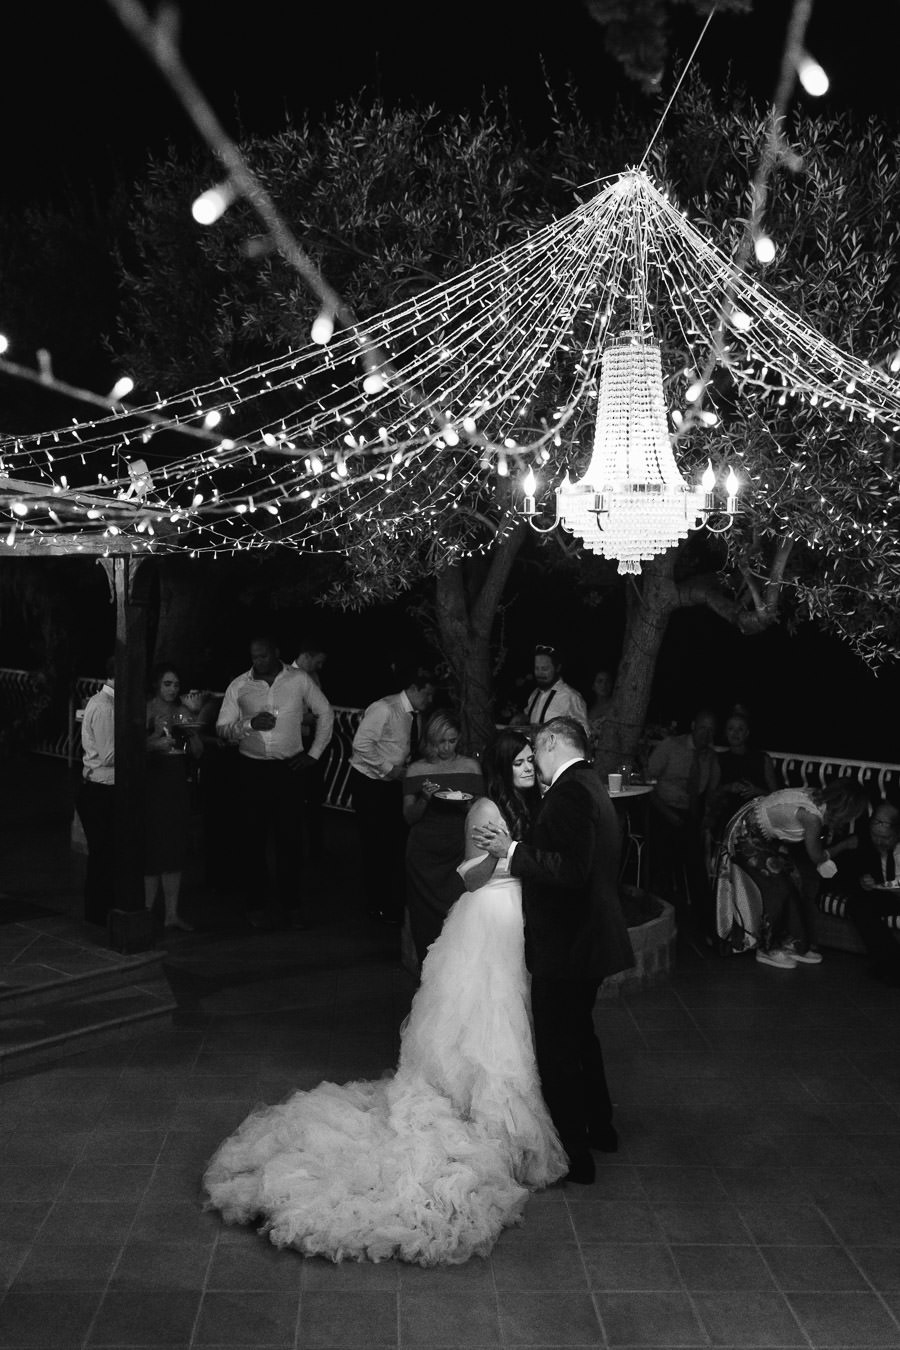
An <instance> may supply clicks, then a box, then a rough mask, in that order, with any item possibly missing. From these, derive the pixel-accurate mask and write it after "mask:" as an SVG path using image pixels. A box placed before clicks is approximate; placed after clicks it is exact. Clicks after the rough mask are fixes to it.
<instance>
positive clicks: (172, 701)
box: [144, 666, 203, 932]
mask: <svg viewBox="0 0 900 1350" xmlns="http://www.w3.org/2000/svg"><path fill="white" fill-rule="evenodd" d="M197 713H198V709H197V708H192V707H190V706H188V704H186V703H183V702H182V700H181V680H180V679H179V676H178V672H177V671H176V670H174V669H173V668H172V667H171V666H159V667H157V669H156V670H155V671H154V674H153V694H152V697H151V698H150V700H149V702H148V704H147V781H146V791H145V807H144V824H145V833H144V901H145V903H146V906H147V908H148V909H149V910H152V909H153V907H154V905H155V904H156V900H157V896H158V894H159V891H160V889H161V890H162V895H163V902H164V904H165V925H166V927H167V928H181V929H183V930H184V931H185V932H190V931H191V925H190V924H188V923H185V921H184V919H183V918H181V916H180V914H179V912H178V898H179V895H180V892H181V874H182V871H183V869H184V862H185V858H186V856H187V849H188V830H189V826H190V798H189V796H188V778H187V769H188V759H189V757H191V756H193V757H196V756H198V755H200V754H201V753H202V750H203V745H202V742H201V740H200V737H199V736H198V734H197V722H196V719H197Z"/></svg>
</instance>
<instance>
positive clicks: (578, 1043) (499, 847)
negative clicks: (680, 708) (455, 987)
mask: <svg viewBox="0 0 900 1350" xmlns="http://www.w3.org/2000/svg"><path fill="white" fill-rule="evenodd" d="M534 757H535V767H536V768H537V771H538V775H539V777H540V779H541V781H542V782H543V783H544V784H545V785H546V787H547V791H546V794H545V796H544V798H543V801H542V802H541V806H540V809H539V811H538V815H537V819H536V821H535V825H534V829H533V831H532V836H531V839H530V841H529V842H528V843H520V844H516V843H511V842H510V840H509V836H508V835H505V834H503V833H500V832H499V831H496V830H495V829H493V828H492V827H487V828H485V829H484V830H483V831H479V832H477V833H476V835H475V841H476V843H477V844H478V846H479V847H480V848H488V849H489V851H490V852H491V853H493V854H494V855H495V856H497V857H504V856H507V857H508V858H509V867H510V873H511V875H512V876H514V877H519V878H520V879H521V881H522V899H523V909H524V913H525V959H526V962H527V964H528V969H529V970H530V971H531V1004H532V1014H533V1019H534V1039H535V1053H536V1056H537V1066H538V1072H539V1074H540V1077H541V1090H542V1092H543V1094H544V1099H545V1101H546V1103H547V1107H548V1109H549V1111H550V1115H551V1116H552V1118H553V1123H554V1125H555V1126H556V1130H557V1133H558V1134H559V1137H560V1140H561V1141H562V1145H563V1148H564V1149H565V1150H566V1153H567V1154H568V1157H569V1172H568V1175H567V1180H569V1181H577V1182H581V1183H585V1184H587V1183H590V1182H592V1181H593V1180H594V1160H593V1158H592V1157H591V1152H590V1150H591V1148H597V1149H601V1150H603V1151H604V1152H608V1153H612V1152H614V1151H615V1149H616V1147H617V1144H618V1139H617V1135H616V1131H615V1129H614V1127H613V1124H612V1102H611V1101H610V1096H609V1089H608V1087H607V1084H606V1074H605V1070H604V1066H603V1051H602V1050H601V1047H600V1042H599V1040H598V1038H597V1034H596V1032H595V1030H594V1022H593V1009H594V1003H595V1001H596V998H597V990H598V989H599V987H600V983H601V981H602V980H604V979H605V978H606V976H607V975H613V974H615V973H616V972H617V971H620V970H625V969H627V968H628V967H629V966H632V965H633V964H634V955H633V953H632V950H631V943H630V941H629V938H628V930H627V928H626V926H625V920H624V918H623V916H622V909H621V905H620V904H619V892H618V862H619V852H620V846H621V839H620V832H619V824H618V821H617V819H616V814H615V810H614V808H613V806H612V803H611V802H610V800H609V797H608V795H607V792H606V789H605V788H604V787H603V785H602V784H601V782H600V778H599V776H598V774H597V773H596V771H595V770H594V769H593V768H592V767H591V765H590V764H588V763H587V762H586V760H587V741H586V737H585V733H584V729H583V728H582V727H581V725H580V723H578V722H576V721H575V720H574V719H573V718H570V717H555V718H553V719H552V720H551V721H549V722H546V723H544V725H543V726H542V727H541V728H540V729H539V731H538V732H537V735H536V737H535V742H534Z"/></svg>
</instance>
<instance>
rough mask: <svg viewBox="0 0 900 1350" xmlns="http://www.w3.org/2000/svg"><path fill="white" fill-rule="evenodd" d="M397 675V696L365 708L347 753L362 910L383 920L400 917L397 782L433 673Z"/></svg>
mask: <svg viewBox="0 0 900 1350" xmlns="http://www.w3.org/2000/svg"><path fill="white" fill-rule="evenodd" d="M401 679H403V681H404V687H403V688H402V689H401V690H400V692H399V694H388V695H387V697H386V698H380V699H377V700H376V702H375V703H370V704H369V706H368V708H366V710H365V712H364V713H363V715H362V720H361V721H360V724H359V726H358V727H357V730H356V735H355V736H354V737H353V754H352V755H351V756H350V785H351V791H352V794H353V810H354V811H355V813H356V823H357V826H358V829H359V840H360V845H361V847H362V865H363V885H364V886H365V890H366V903H367V908H368V911H369V914H370V915H371V916H372V917H373V918H378V919H381V920H382V921H383V922H384V923H389V924H400V923H401V922H402V920H403V903H404V886H403V880H404V864H405V853H406V835H407V828H406V822H405V821H404V819H403V787H402V780H403V778H404V776H405V774H406V766H407V764H408V763H409V761H410V760H411V759H415V756H416V749H417V743H418V732H419V716H420V714H422V713H425V712H427V711H428V709H429V708H430V707H431V704H432V702H433V700H434V678H433V676H431V675H428V674H426V673H424V672H422V671H418V672H416V673H412V672H407V673H406V674H405V675H402V676H401Z"/></svg>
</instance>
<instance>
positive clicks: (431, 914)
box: [403, 708, 483, 965]
mask: <svg viewBox="0 0 900 1350" xmlns="http://www.w3.org/2000/svg"><path fill="white" fill-rule="evenodd" d="M460 734H461V732H460V724H459V719H458V718H457V717H456V715H455V714H454V713H452V712H449V711H448V710H446V709H443V708H441V709H438V711H437V712H434V713H432V715H431V717H429V719H428V721H427V723H426V724H425V732H424V735H423V737H422V747H421V755H420V757H419V758H418V759H416V760H414V761H413V763H412V764H410V766H409V768H408V769H407V771H406V778H405V779H404V781H403V817H404V819H405V821H406V823H407V825H408V826H409V838H408V840H407V844H406V906H407V912H408V915H409V926H410V930H411V933H412V940H413V943H414V945H415V949H416V957H417V959H418V962H419V965H421V964H422V962H423V961H424V960H425V953H426V952H427V951H428V948H429V947H430V946H431V944H432V942H434V940H435V938H436V937H437V936H438V934H439V933H440V931H441V929H442V928H443V926H444V920H445V919H446V917H447V915H448V913H449V912H450V907H451V905H453V904H454V903H455V902H456V901H457V900H458V899H459V897H460V896H461V895H462V889H463V888H462V886H461V885H460V880H459V877H458V876H457V873H456V868H457V867H458V865H459V862H460V860H461V858H462V856H463V847H464V838H465V821H466V812H467V811H468V809H469V807H470V806H471V804H472V802H473V800H474V799H475V798H476V797H479V796H480V795H481V793H482V791H483V784H482V778H481V767H480V765H479V763H478V761H477V759H473V758H472V757H471V756H469V755H461V754H460V753H459V741H460Z"/></svg>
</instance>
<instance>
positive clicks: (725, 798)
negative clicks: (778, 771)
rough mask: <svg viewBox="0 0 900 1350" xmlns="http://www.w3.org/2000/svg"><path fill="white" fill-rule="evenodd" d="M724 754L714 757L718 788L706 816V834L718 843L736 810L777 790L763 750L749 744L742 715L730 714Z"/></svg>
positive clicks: (773, 773) (726, 726)
mask: <svg viewBox="0 0 900 1350" xmlns="http://www.w3.org/2000/svg"><path fill="white" fill-rule="evenodd" d="M725 741H726V744H727V746H728V749H727V750H720V751H719V752H718V754H717V756H716V758H717V759H718V764H719V786H718V787H717V789H716V791H715V794H714V796H713V798H712V800H711V801H710V803H709V805H708V808H707V812H708V818H709V826H710V831H711V833H712V837H713V839H714V840H719V839H721V838H722V835H723V834H724V832H725V826H726V825H727V824H728V822H729V820H731V817H732V816H733V815H734V813H735V811H737V810H738V808H739V807H741V806H743V805H744V803H745V802H749V801H750V800H751V799H752V798H753V797H765V796H767V795H768V794H769V793H770V792H775V791H776V790H777V788H778V781H777V779H776V777H775V766H774V764H773V763H772V761H771V759H770V758H769V756H768V755H767V754H766V752H765V750H757V749H755V748H754V746H753V745H752V744H751V740H750V723H749V721H748V720H747V718H746V717H745V716H744V714H743V713H739V712H733V713H732V714H731V715H730V717H729V718H728V721H727V722H726V723H725Z"/></svg>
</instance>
